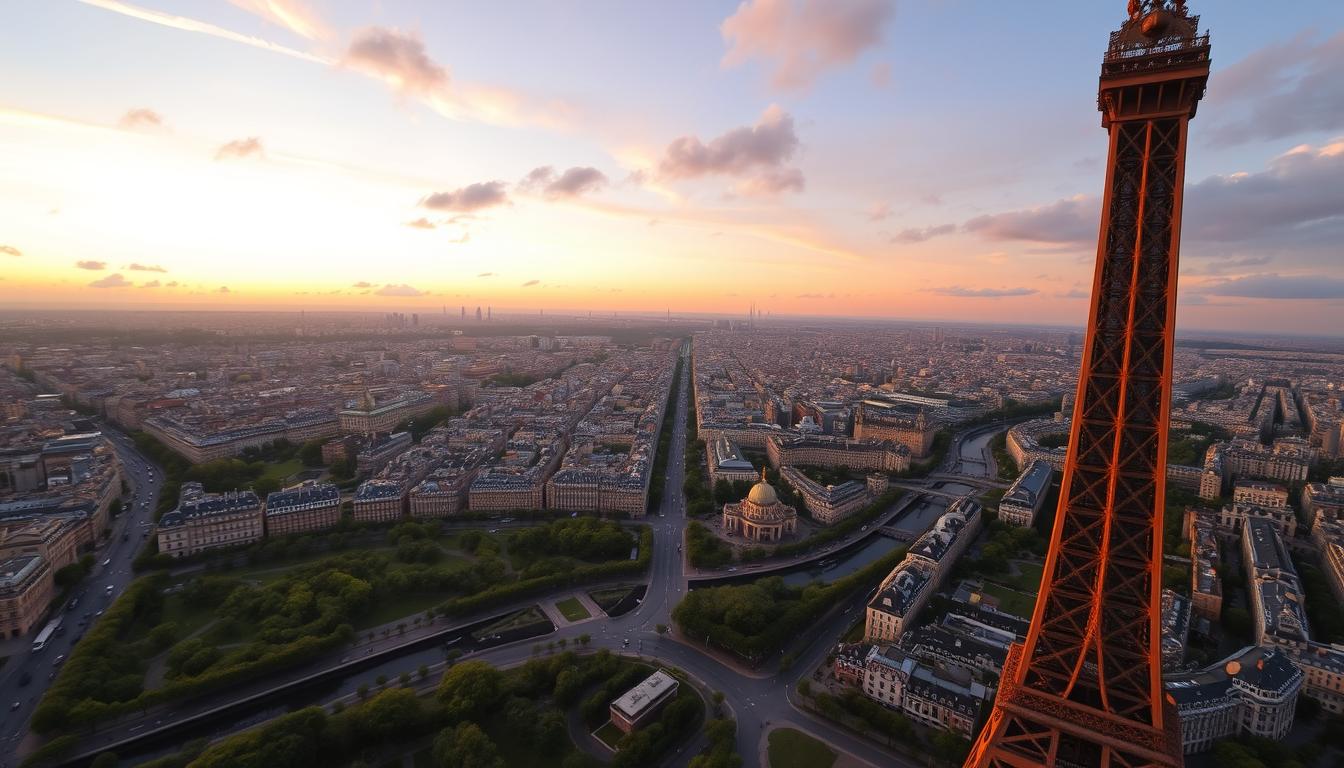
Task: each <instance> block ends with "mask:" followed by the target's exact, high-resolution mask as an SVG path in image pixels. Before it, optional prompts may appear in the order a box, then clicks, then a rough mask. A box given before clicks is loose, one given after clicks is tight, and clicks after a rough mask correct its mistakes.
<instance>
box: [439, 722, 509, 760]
mask: <svg viewBox="0 0 1344 768" xmlns="http://www.w3.org/2000/svg"><path fill="white" fill-rule="evenodd" d="M434 763H435V765H437V766H438V767H439V768H503V766H504V761H503V760H501V759H500V757H499V750H498V749H497V748H496V747H495V743H494V742H493V741H491V740H490V737H489V736H486V735H485V732H484V731H482V730H481V728H480V726H478V725H476V724H475V723H461V724H459V725H458V726H457V727H456V728H445V729H443V730H442V731H439V735H438V736H436V737H435V738H434Z"/></svg>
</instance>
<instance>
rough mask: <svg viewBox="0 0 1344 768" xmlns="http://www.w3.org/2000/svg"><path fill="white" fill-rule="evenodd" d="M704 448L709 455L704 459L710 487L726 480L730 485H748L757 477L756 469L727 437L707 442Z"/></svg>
mask: <svg viewBox="0 0 1344 768" xmlns="http://www.w3.org/2000/svg"><path fill="white" fill-rule="evenodd" d="M706 448H707V449H708V454H709V455H708V456H707V457H706V458H708V460H709V484H710V485H711V486H712V485H714V484H715V483H717V482H718V481H720V480H727V481H728V482H730V483H734V482H744V483H750V482H752V481H754V480H755V479H756V477H757V475H758V472H757V471H756V468H755V467H754V466H752V464H751V461H749V460H748V459H747V457H746V454H744V453H742V449H741V448H740V447H738V445H737V443H735V442H733V441H732V440H729V439H728V438H727V437H719V438H717V439H715V440H711V441H709V443H708V444H707V445H706Z"/></svg>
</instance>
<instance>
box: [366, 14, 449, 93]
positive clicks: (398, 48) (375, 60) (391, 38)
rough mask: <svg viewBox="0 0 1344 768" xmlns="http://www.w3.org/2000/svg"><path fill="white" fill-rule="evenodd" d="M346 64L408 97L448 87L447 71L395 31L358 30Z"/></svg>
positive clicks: (415, 42) (418, 42)
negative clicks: (381, 79) (386, 82)
mask: <svg viewBox="0 0 1344 768" xmlns="http://www.w3.org/2000/svg"><path fill="white" fill-rule="evenodd" d="M345 62H346V64H348V65H350V66H352V67H354V68H356V69H359V70H362V71H364V72H367V73H368V74H371V75H374V76H376V77H380V78H383V79H384V80H387V81H388V82H390V83H391V84H392V85H393V86H395V87H396V88H398V89H399V90H402V91H407V92H411V93H422V94H423V93H430V92H432V91H436V90H439V89H441V88H443V87H444V86H446V85H447V84H448V70H446V69H444V68H443V67H442V66H440V65H439V64H438V63H437V62H435V61H434V60H433V59H431V58H430V57H429V54H427V53H425V44H424V42H422V41H421V40H420V38H419V37H417V36H416V35H414V34H412V33H410V32H402V31H401V30H397V29H385V28H383V27H369V28H368V29H361V30H359V31H358V32H356V33H355V36H354V38H353V39H352V40H351V41H350V50H349V51H347V52H346V55H345Z"/></svg>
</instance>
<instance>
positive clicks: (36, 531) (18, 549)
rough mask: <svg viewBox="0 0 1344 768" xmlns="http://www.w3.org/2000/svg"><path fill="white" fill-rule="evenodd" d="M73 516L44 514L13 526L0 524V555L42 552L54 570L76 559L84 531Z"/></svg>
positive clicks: (38, 553) (77, 519)
mask: <svg viewBox="0 0 1344 768" xmlns="http://www.w3.org/2000/svg"><path fill="white" fill-rule="evenodd" d="M83 527H84V523H83V521H82V520H80V519H79V518H78V517H76V516H74V515H44V516H42V517H38V518H35V519H32V520H26V521H19V522H16V523H15V524H12V525H0V558H5V557H12V556H14V555H41V556H42V559H43V560H45V561H46V563H47V565H49V566H50V567H51V569H52V571H53V572H55V571H59V570H60V569H62V568H64V567H65V566H67V565H70V564H71V563H73V562H75V561H76V560H78V559H79V546H80V543H81V542H82V541H83V540H84V537H85V533H86V531H84V530H83Z"/></svg>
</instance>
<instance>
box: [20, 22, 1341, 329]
mask: <svg viewBox="0 0 1344 768" xmlns="http://www.w3.org/2000/svg"><path fill="white" fill-rule="evenodd" d="M1125 5H1126V3H1125V2H1124V0H1087V1H1086V2H1079V1H1078V0H1047V1H1045V2H1010V1H1009V0H894V1H892V2H883V1H881V0H845V1H843V2H842V1H841V0H747V1H746V2H740V3H739V2H736V1H732V2H709V1H708V0H703V1H700V0H696V1H693V2H670V3H669V2H635V1H631V2H621V1H615V0H613V1H608V2H581V1H580V0H565V1H564V2H543V1H542V0H534V2H512V1H510V0H490V2H479V1H476V2H448V1H447V0H437V1H436V0H350V1H345V0H332V1H331V2H319V0H136V2H133V3H132V2H121V1H120V0H42V1H41V2H16V3H7V4H6V5H5V9H4V11H3V12H2V13H0V19H3V23H0V72H3V75H0V306H8V307H23V306H34V307H38V306H41V307H91V308H92V307H99V308H101V307H155V306H160V307H164V308H169V307H171V308H183V307H202V308H219V309H223V308H237V309H253V308H294V309H299V308H309V309H317V308H354V309H360V308H363V309H374V310H394V309H396V310H403V311H417V310H418V311H427V310H429V309H431V308H432V309H437V308H438V307H439V306H441V305H447V306H449V307H452V308H453V309H454V311H455V309H456V307H457V306H458V305H460V304H467V305H470V306H473V307H474V306H475V305H477V304H489V305H492V306H494V307H496V308H498V309H519V310H524V309H527V310H530V309H535V308H546V309H556V310H560V309H575V310H589V309H591V310H595V311H612V310H621V311H627V310H641V309H644V310H659V311H661V310H663V309H668V308H670V309H671V310H672V311H673V312H745V311H746V308H747V306H748V305H749V304H750V303H751V302H755V303H756V305H757V306H758V307H760V308H762V309H764V310H769V311H772V312H774V313H778V314H807V315H848V316H877V317H899V318H929V319H943V320H957V319H959V320H968V321H981V320H1009V321H1014V322H1041V323H1068V324H1081V323H1082V321H1083V320H1084V318H1085V315H1086V299H1087V295H1086V291H1087V289H1088V288H1089V287H1090V280H1091V270H1092V262H1093V259H1094V256H1095V240H1096V233H1097V219H1098V211H1099V205H1100V204H1099V194H1100V191H1101V187H1102V181H1103V171H1104V169H1103V160H1104V156H1105V151H1106V134H1105V132H1104V131H1102V129H1101V128H1100V124H1099V115H1098V113H1097V111H1096V107H1095V100H1096V88H1097V74H1098V71H1099V67H1100V61H1101V56H1102V53H1103V51H1104V49H1105V47H1106V40H1107V35H1108V33H1109V32H1110V30H1112V29H1114V28H1116V27H1118V26H1119V24H1120V23H1121V22H1122V20H1123V19H1124V15H1125ZM1191 6H1192V10H1193V11H1195V12H1202V13H1203V14H1204V20H1203V23H1202V25H1203V26H1205V27H1207V28H1209V29H1210V30H1211V32H1212V34H1213V58H1214V72H1213V75H1212V77H1211V80H1210V86H1209V93H1208V95H1207V97H1206V98H1205V100H1204V102H1203V103H1202V104H1201V107H1200V112H1199V116H1198V117H1197V118H1196V119H1195V121H1194V122H1193V123H1192V127H1191V134H1190V147H1189V162H1188V166H1187V178H1186V183H1187V192H1186V195H1187V197H1186V201H1187V203H1186V217H1185V239H1184V246H1183V253H1182V284H1181V298H1182V307H1181V314H1180V320H1179V322H1180V324H1181V325H1182V326H1184V327H1187V328H1218V327H1225V328H1230V329H1257V330H1270V331H1308V332H1318V333H1321V332H1338V330H1339V329H1340V328H1341V327H1344V254H1342V253H1341V250H1342V246H1341V244H1342V243H1344V3H1340V2H1338V0H1294V2H1292V3H1291V4H1280V3H1266V2H1263V0H1257V1H1255V2H1252V0H1217V1H1216V2H1215V1H1214V0H1192V2H1191ZM1287 7H1291V12H1285V11H1284V9H1285V8H1287Z"/></svg>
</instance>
